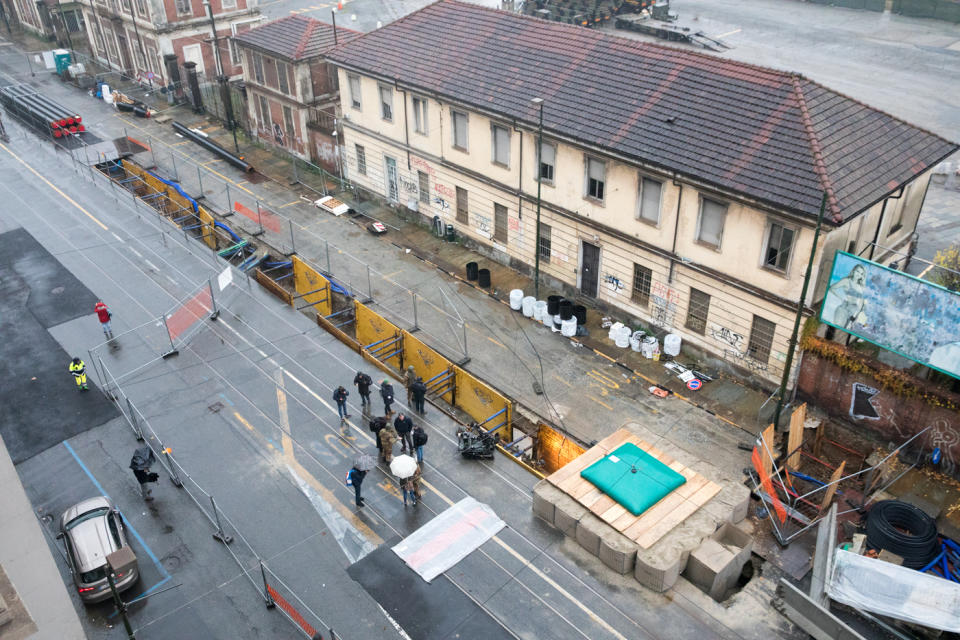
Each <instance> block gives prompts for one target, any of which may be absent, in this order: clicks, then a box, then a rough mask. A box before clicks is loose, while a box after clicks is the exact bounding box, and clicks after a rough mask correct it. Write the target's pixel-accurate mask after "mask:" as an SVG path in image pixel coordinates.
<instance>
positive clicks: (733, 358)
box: [723, 349, 769, 373]
mask: <svg viewBox="0 0 960 640" xmlns="http://www.w3.org/2000/svg"><path fill="white" fill-rule="evenodd" d="M723 357H724V358H726V359H727V360H729V361H730V362H732V363H734V364H735V365H737V366H738V367H742V368H744V369H747V370H748V371H750V372H752V373H765V372H766V371H767V369H768V368H769V367H768V365H767V363H766V362H761V361H760V360H757V359H756V358H754V357H753V356H751V355H750V354H749V353H747V352H746V351H741V350H740V349H725V350H724V351H723Z"/></svg>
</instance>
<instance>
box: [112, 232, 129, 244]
mask: <svg viewBox="0 0 960 640" xmlns="http://www.w3.org/2000/svg"><path fill="white" fill-rule="evenodd" d="M110 235H112V236H113V237H114V238H116V239H117V240H119V241H120V242H126V241H125V240H124V239H123V238H121V237H120V236H118V235H117V234H115V233H114V232H113V231H111V232H110Z"/></svg>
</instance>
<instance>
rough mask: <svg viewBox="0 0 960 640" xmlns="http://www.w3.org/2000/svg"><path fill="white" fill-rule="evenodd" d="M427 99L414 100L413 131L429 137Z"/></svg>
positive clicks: (415, 98)
mask: <svg viewBox="0 0 960 640" xmlns="http://www.w3.org/2000/svg"><path fill="white" fill-rule="evenodd" d="M427 104H428V103H427V99H426V98H417V97H414V99H413V130H414V131H416V132H417V133H421V134H423V135H427Z"/></svg>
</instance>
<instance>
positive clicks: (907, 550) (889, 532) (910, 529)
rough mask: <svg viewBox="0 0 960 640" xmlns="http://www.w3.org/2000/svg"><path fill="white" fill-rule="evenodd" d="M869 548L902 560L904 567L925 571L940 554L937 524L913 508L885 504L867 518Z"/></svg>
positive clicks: (878, 506)
mask: <svg viewBox="0 0 960 640" xmlns="http://www.w3.org/2000/svg"><path fill="white" fill-rule="evenodd" d="M867 548H868V549H877V550H880V549H886V550H887V551H889V552H890V553H895V554H897V555H898V556H900V557H901V558H903V566H905V567H910V568H911V569H922V568H923V567H925V566H926V565H927V564H929V563H930V561H931V560H933V559H934V557H936V555H937V553H938V552H939V551H940V545H939V544H937V523H936V521H935V520H934V519H933V518H931V517H930V516H928V515H927V514H926V513H924V512H923V511H922V510H921V509H920V508H919V507H915V506H913V505H912V504H908V503H906V502H900V501H899V500H883V501H881V502H878V503H877V504H875V505H873V508H872V509H870V513H868V514H867Z"/></svg>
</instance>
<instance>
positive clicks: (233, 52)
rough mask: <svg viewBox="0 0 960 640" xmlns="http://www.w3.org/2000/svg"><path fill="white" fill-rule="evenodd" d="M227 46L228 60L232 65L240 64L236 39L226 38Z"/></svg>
mask: <svg viewBox="0 0 960 640" xmlns="http://www.w3.org/2000/svg"><path fill="white" fill-rule="evenodd" d="M227 48H229V49H230V62H232V63H233V64H234V65H237V66H239V65H240V62H241V60H240V47H238V46H237V41H236V40H234V39H233V38H227Z"/></svg>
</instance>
